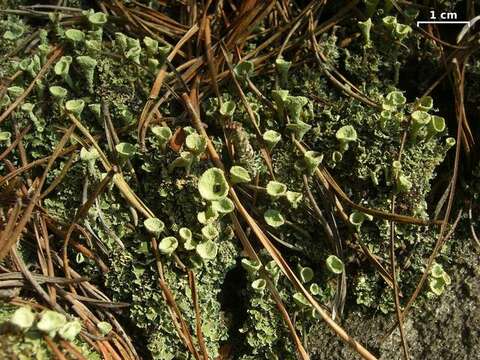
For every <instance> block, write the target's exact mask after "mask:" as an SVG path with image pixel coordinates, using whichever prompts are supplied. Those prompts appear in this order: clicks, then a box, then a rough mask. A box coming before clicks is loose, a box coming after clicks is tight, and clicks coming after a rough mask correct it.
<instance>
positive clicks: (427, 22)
mask: <svg viewBox="0 0 480 360" xmlns="http://www.w3.org/2000/svg"><path fill="white" fill-rule="evenodd" d="M420 24H466V25H468V26H470V21H417V26H420Z"/></svg>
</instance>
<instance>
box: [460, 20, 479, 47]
mask: <svg viewBox="0 0 480 360" xmlns="http://www.w3.org/2000/svg"><path fill="white" fill-rule="evenodd" d="M478 20H480V15H478V16H475V17H474V18H473V19H471V20H470V21H469V22H468V24H465V25H464V26H463V28H462V30H461V31H460V32H459V33H458V35H457V44H459V43H460V42H461V41H462V40H463V37H464V36H465V35H466V34H467V33H468V31H469V30H470V28H471V27H472V26H473V25H475V23H476V22H477V21H478Z"/></svg>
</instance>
